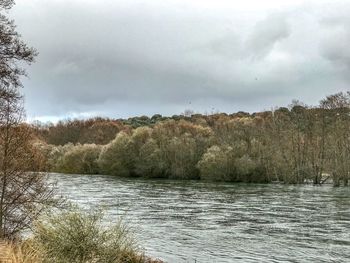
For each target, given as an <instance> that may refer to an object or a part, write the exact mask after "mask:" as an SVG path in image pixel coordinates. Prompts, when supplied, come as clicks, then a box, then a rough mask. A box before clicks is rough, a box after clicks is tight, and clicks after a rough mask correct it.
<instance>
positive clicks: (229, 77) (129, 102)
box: [13, 0, 350, 117]
mask: <svg viewBox="0 0 350 263" xmlns="http://www.w3.org/2000/svg"><path fill="white" fill-rule="evenodd" d="M33 2H34V3H35V4H33V3H32V1H30V2H29V1H25V0H18V3H17V6H16V7H15V9H14V12H13V16H14V18H15V19H16V22H17V24H18V26H19V27H18V29H19V31H20V32H21V33H22V34H23V37H24V38H25V39H26V40H27V41H28V42H29V43H31V44H32V45H33V46H35V47H36V48H37V49H38V50H39V52H40V55H39V57H38V59H37V63H36V64H34V65H33V66H32V67H31V68H30V69H29V75H30V79H27V80H25V86H26V88H25V93H26V105H27V109H28V113H29V115H30V116H44V115H49V116H67V115H70V114H73V115H74V114H79V113H84V114H89V112H91V113H100V114H104V115H108V116H112V117H119V116H124V117H127V116H130V115H143V114H154V113H161V114H168V115H169V114H170V115H172V114H178V113H180V112H181V111H183V110H184V109H185V108H187V107H193V110H194V111H202V112H203V111H208V110H209V111H210V109H212V108H216V109H220V110H222V111H229V112H232V111H236V110H249V111H257V110H261V109H266V108H270V107H271V106H275V105H283V104H287V103H289V102H290V101H291V99H292V98H299V99H301V100H303V99H305V100H307V101H306V102H307V103H310V102H311V103H313V102H315V101H316V102H317V100H319V99H321V97H322V96H324V95H326V94H329V93H333V92H336V91H338V90H339V89H340V88H344V86H345V83H346V81H345V80H344V79H345V77H344V75H342V74H341V73H339V72H338V70H337V67H338V66H333V64H334V63H333V62H335V61H338V62H337V63H338V64H339V62H341V63H346V61H348V55H349V53H347V52H348V49H347V48H345V47H344V46H342V45H341V44H340V43H339V41H331V39H327V37H328V36H329V34H330V33H329V31H330V29H329V28H330V27H333V26H334V25H330V24H331V23H327V22H323V23H321V22H319V21H321V20H322V19H326V20H327V17H326V18H323V17H320V15H319V13H320V11H324V9H325V7H324V6H322V5H317V4H315V5H313V6H312V10H316V11H312V12H310V11H309V10H306V9H305V7H304V6H300V7H298V8H297V9H293V10H288V8H287V9H283V10H282V11H281V12H277V11H273V13H271V12H270V11H266V10H262V11H261V12H258V11H256V12H255V13H254V12H253V13H246V14H241V13H240V12H238V11H235V9H234V8H233V9H230V10H229V11H227V10H225V9H224V8H223V7H220V6H219V5H218V7H217V9H216V10H215V12H214V11H211V10H209V9H206V8H203V9H200V8H199V9H196V10H194V9H190V8H187V7H186V2H187V1H184V2H181V1H179V2H174V1H167V2H161V1H154V2H152V3H150V2H146V1H142V0H140V1H137V2H135V3H131V2H128V1H110V0H106V1H104V2H103V3H102V1H97V0H96V1H93V0H89V1H86V2H85V1H81V0H72V1H66V0H56V1H44V0H33ZM218 4H219V3H218ZM346 6H350V4H347V5H346ZM335 7H336V8H335V9H337V6H335ZM321 13H322V12H321ZM335 13H337V12H335ZM331 17H332V16H331ZM315 21H316V22H315ZM338 23H339V22H337V27H339V26H338ZM340 27H342V26H340ZM339 34H340V36H341V33H339ZM342 37H343V38H344V41H348V40H347V38H345V37H344V36H342ZM315 47H320V49H318V48H315ZM252 58H253V59H252ZM337 63H336V64H337ZM316 89H317V96H319V97H317V98H316V100H315V91H316ZM189 102H191V106H190V105H189Z"/></svg>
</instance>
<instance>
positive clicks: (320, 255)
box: [51, 174, 350, 262]
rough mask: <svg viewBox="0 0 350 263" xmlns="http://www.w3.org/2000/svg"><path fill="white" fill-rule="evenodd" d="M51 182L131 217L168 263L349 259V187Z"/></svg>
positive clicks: (62, 178)
mask: <svg viewBox="0 0 350 263" xmlns="http://www.w3.org/2000/svg"><path fill="white" fill-rule="evenodd" d="M51 178H55V179H57V186H58V189H59V193H60V194H62V195H63V196H66V197H68V199H69V200H71V201H73V202H76V203H79V204H80V205H82V206H86V207H94V206H98V205H101V204H102V205H103V206H104V207H105V208H106V209H107V210H108V215H109V216H112V217H114V216H117V215H124V214H126V218H127V221H128V222H129V224H131V225H132V226H133V227H134V229H135V231H136V232H137V237H138V240H139V241H140V243H141V244H142V245H143V247H144V248H145V249H146V251H147V254H149V255H152V256H154V257H158V258H161V259H164V260H166V261H167V262H350V188H332V187H331V186H322V187H314V186H285V185H273V184H271V185H247V184H228V183H218V184H213V183H205V182H197V181H186V182H179V181H164V180H142V179H120V178H115V177H111V176H96V175H94V176H87V175H64V174H52V175H51Z"/></svg>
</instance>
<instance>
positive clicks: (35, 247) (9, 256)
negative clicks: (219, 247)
mask: <svg viewBox="0 0 350 263" xmlns="http://www.w3.org/2000/svg"><path fill="white" fill-rule="evenodd" d="M102 215H103V214H101V211H95V212H84V211H81V210H79V209H73V210H68V211H64V212H61V213H59V214H56V215H51V216H46V217H45V218H41V220H40V221H37V222H36V223H35V224H34V231H33V236H32V237H31V238H30V239H27V240H25V241H22V242H16V243H13V242H9V241H6V242H5V241H4V242H2V243H1V242H0V262H4V263H5V262H6V263H52V262H55V263H67V262H75V263H89V262H90V263H92V262H104V263H156V262H158V263H159V262H161V261H158V260H152V259H150V258H148V257H146V256H145V255H144V254H143V252H142V250H141V249H140V248H139V247H138V245H137V243H136V242H135V239H134V238H133V234H132V232H131V231H130V229H129V228H128V227H127V226H126V225H125V224H124V223H123V222H122V221H118V222H117V223H116V224H114V225H113V224H111V225H109V226H106V222H104V221H103V216H102Z"/></svg>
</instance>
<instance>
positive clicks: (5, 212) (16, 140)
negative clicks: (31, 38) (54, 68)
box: [0, 0, 52, 239]
mask: <svg viewBox="0 0 350 263" xmlns="http://www.w3.org/2000/svg"><path fill="white" fill-rule="evenodd" d="M13 4H14V2H13V1H12V0H0V11H6V10H7V9H9V8H11V7H12V6H13ZM35 55H36V51H35V50H34V49H33V48H29V47H28V46H27V45H26V44H25V43H24V42H23V41H22V40H21V39H20V35H19V34H18V33H17V32H16V28H15V25H14V22H13V21H12V20H9V19H8V18H7V17H6V16H5V15H3V14H0V239H1V238H14V237H16V235H17V234H18V233H19V232H20V231H21V230H23V229H25V228H27V227H29V226H30V223H31V222H32V220H33V219H34V218H35V217H36V216H37V215H38V214H39V212H40V211H41V210H42V209H43V207H44V205H45V204H47V203H48V202H49V201H51V196H52V195H51V190H50V188H49V187H48V185H47V184H46V182H45V178H44V174H41V173H35V171H40V166H41V163H42V158H41V157H40V155H39V154H38V153H37V151H36V150H35V149H34V148H33V144H32V143H31V130H30V129H29V127H28V126H27V125H26V124H24V123H23V120H24V110H23V106H22V97H21V95H20V92H19V87H21V86H22V83H21V81H20V77H21V76H23V75H25V70H24V69H23V68H22V67H21V65H23V63H31V62H33V60H34V57H35Z"/></svg>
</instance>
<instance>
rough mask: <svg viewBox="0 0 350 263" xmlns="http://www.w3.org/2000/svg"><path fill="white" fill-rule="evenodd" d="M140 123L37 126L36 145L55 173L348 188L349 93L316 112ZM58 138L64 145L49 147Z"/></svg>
mask: <svg viewBox="0 0 350 263" xmlns="http://www.w3.org/2000/svg"><path fill="white" fill-rule="evenodd" d="M141 118H142V120H143V122H142V125H141V126H140V125H129V124H125V123H127V122H126V121H121V120H109V119H105V120H104V119H100V118H97V119H90V120H87V121H78V120H75V121H66V122H59V123H58V124H57V125H52V124H49V125H35V126H34V127H33V129H34V132H35V134H36V136H37V138H38V139H37V141H36V147H37V148H38V149H40V151H41V153H42V154H43V155H44V156H46V158H47V170H48V171H54V172H64V173H81V174H98V173H101V174H110V175H117V176H131V177H148V178H171V179H204V180H214V181H229V182H272V181H278V182H283V183H293V184H298V183H306V182H313V183H314V184H322V183H324V182H325V181H326V180H328V179H332V180H333V183H334V185H335V186H338V185H341V184H343V185H348V181H349V178H350V162H349V160H350V140H349V138H350V92H347V93H338V94H335V95H331V96H328V97H327V98H325V99H324V100H322V101H321V102H320V104H319V105H318V106H316V107H310V106H306V105H304V104H303V103H300V102H295V101H294V102H293V103H292V104H291V105H290V106H289V107H288V108H287V107H281V108H278V109H276V110H274V111H265V112H259V113H254V114H249V113H243V112H239V113H236V114H231V115H228V114H224V113H222V114H213V115H200V114H192V115H191V116H189V115H187V116H185V115H182V116H175V117H172V118H164V117H162V116H161V115H156V116H155V117H152V118H147V117H141ZM137 120H139V118H131V119H129V120H128V122H129V123H130V122H131V123H134V122H137ZM155 120H159V121H155ZM117 123H118V125H117ZM137 123H139V122H137ZM72 126H73V127H74V128H72ZM106 126H108V127H109V126H111V127H116V126H117V127H118V129H115V130H114V131H115V132H116V133H115V134H114V137H113V139H112V140H111V141H110V142H108V143H105V144H99V143H100V142H101V140H100V139H99V138H102V137H103V138H111V137H112V133H113V132H112V131H113V129H112V128H111V127H110V128H108V129H106ZM138 126H140V127H138ZM98 127H102V128H98ZM135 127H136V128H135ZM57 134H61V136H63V137H64V138H65V139H64V142H65V144H63V145H61V144H60V143H58V144H50V142H51V141H52V138H56V136H57ZM50 138H51V139H50ZM95 138H97V139H96V140H95ZM82 141H88V142H89V143H85V144H84V143H80V142H82Z"/></svg>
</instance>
